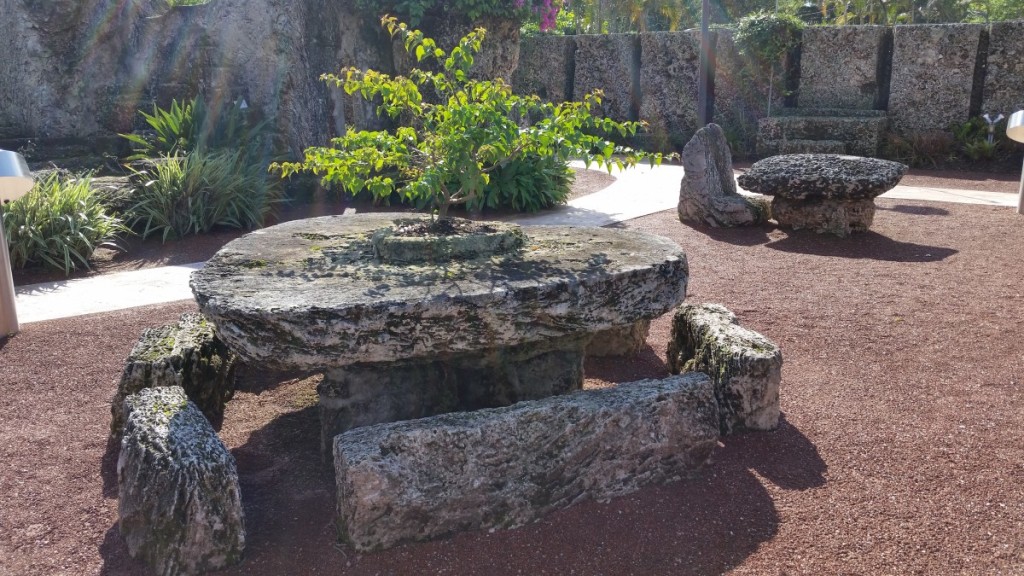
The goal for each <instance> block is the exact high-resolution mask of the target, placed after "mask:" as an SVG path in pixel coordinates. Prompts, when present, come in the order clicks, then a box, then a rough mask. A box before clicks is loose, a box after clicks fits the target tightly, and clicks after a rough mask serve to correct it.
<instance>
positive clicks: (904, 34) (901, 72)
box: [889, 24, 985, 134]
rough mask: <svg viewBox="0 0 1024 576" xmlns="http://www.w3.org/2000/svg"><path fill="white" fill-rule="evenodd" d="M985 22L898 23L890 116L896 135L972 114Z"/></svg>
mask: <svg viewBox="0 0 1024 576" xmlns="http://www.w3.org/2000/svg"><path fill="white" fill-rule="evenodd" d="M984 29H985V26H984V25H983V24H941V25H927V26H918V25H914V26H896V28H895V30H894V32H893V57H892V87H891V91H890V94H889V117H890V119H891V121H892V126H893V128H894V129H895V131H896V132H898V133H900V134H911V133H915V132H923V131H928V130H947V129H948V128H949V126H950V125H951V124H958V123H963V122H966V121H967V120H968V119H969V118H970V115H971V96H972V92H973V89H974V76H975V66H976V64H977V58H978V49H979V46H980V44H981V37H982V33H983V31H984Z"/></svg>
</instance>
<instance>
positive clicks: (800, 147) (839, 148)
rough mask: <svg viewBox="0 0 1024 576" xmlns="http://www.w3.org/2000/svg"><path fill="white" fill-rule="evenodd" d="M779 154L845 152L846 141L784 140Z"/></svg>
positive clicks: (780, 145) (780, 144)
mask: <svg viewBox="0 0 1024 576" xmlns="http://www.w3.org/2000/svg"><path fill="white" fill-rule="evenodd" d="M778 146H779V153H780V154H846V142H842V141H840V140H785V141H783V142H780V143H779V145H778Z"/></svg>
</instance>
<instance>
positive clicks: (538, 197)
mask: <svg viewBox="0 0 1024 576" xmlns="http://www.w3.org/2000/svg"><path fill="white" fill-rule="evenodd" d="M574 177H575V176H574V172H573V171H572V169H571V168H569V167H568V166H567V165H566V164H565V163H564V162H558V161H557V160H556V159H555V158H554V157H553V156H538V155H535V154H531V155H528V156H522V157H519V158H516V159H514V160H512V161H510V162H509V163H507V164H505V165H504V166H498V167H496V168H495V170H494V171H493V172H491V177H490V181H489V182H488V183H487V185H486V186H484V191H483V194H482V195H481V198H480V201H479V202H476V203H470V204H467V205H466V208H467V209H468V210H470V211H478V210H481V209H483V208H484V207H487V208H512V209H513V210H517V211H520V212H536V211H538V210H541V209H543V208H547V207H549V206H554V205H556V204H563V203H565V201H566V198H568V197H569V193H570V192H571V188H570V187H571V185H572V181H573V178H574Z"/></svg>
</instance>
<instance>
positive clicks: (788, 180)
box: [737, 154, 907, 236]
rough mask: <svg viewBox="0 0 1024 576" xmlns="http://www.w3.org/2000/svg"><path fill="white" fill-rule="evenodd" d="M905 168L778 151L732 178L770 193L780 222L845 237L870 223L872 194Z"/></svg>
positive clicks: (888, 186)
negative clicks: (778, 152)
mask: <svg viewBox="0 0 1024 576" xmlns="http://www.w3.org/2000/svg"><path fill="white" fill-rule="evenodd" d="M906 172H907V166H906V165H905V164H901V163H899V162H892V161H890V160H880V159H878V158H862V157H860V156H844V155H839V154H784V155H781V156H771V157H769V158H765V159H764V160H758V161H757V162H755V163H754V164H753V165H752V166H751V167H750V170H748V171H747V172H746V173H745V174H741V175H740V176H739V178H737V182H738V183H739V185H740V186H741V187H743V188H744V189H746V190H749V191H751V192H757V193H760V194H765V195H767V196H773V197H774V198H773V199H772V217H773V218H775V220H776V221H777V222H778V223H779V224H780V225H782V226H790V227H792V228H793V229H794V230H799V229H801V228H809V229H811V230H814V231H815V232H829V233H832V234H835V235H837V236H849V235H850V233H851V232H863V231H865V230H867V229H868V228H870V227H871V222H872V221H873V220H874V217H875V202H874V199H875V197H877V196H879V195H881V194H883V193H885V192H887V191H889V190H891V189H892V188H893V187H894V186H896V185H897V184H899V182H900V179H901V178H903V175H904V174H906Z"/></svg>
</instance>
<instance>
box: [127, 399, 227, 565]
mask: <svg viewBox="0 0 1024 576" xmlns="http://www.w3.org/2000/svg"><path fill="white" fill-rule="evenodd" d="M125 404H126V407H127V418H126V421H125V430H124V438H123V439H122V441H121V453H120V457H119V458H118V461H117V484H118V509H119V510H118V518H119V519H118V527H119V528H120V531H121V535H122V536H123V537H124V539H125V542H126V544H127V545H128V553H129V554H130V555H131V556H132V557H133V558H137V559H140V560H143V561H145V562H146V563H147V564H148V565H149V566H150V567H151V568H152V570H153V571H154V572H155V573H157V574H196V573H200V572H205V571H209V570H219V569H222V568H225V567H227V566H230V565H232V564H235V563H237V562H238V561H239V560H241V557H242V552H243V550H244V548H245V522H244V518H243V513H242V503H241V497H240V492H239V488H238V471H237V469H236V468H235V460H234V458H233V457H232V456H231V454H230V453H229V452H228V450H227V448H225V447H224V444H223V443H221V441H220V439H219V438H218V437H217V433H216V432H214V430H213V427H212V426H210V423H209V422H208V421H207V420H206V418H204V417H203V415H202V413H201V412H199V409H198V408H196V406H195V404H192V403H191V402H189V400H188V397H187V396H186V395H185V391H184V390H182V389H181V388H180V387H177V386H174V387H169V388H148V389H145V390H142V391H140V392H139V393H138V394H134V395H132V396H130V397H129V398H128V399H127V401H126V403H125Z"/></svg>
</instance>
